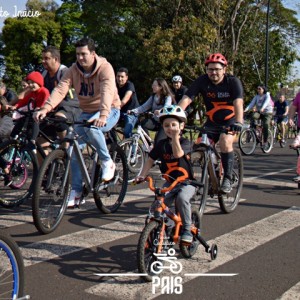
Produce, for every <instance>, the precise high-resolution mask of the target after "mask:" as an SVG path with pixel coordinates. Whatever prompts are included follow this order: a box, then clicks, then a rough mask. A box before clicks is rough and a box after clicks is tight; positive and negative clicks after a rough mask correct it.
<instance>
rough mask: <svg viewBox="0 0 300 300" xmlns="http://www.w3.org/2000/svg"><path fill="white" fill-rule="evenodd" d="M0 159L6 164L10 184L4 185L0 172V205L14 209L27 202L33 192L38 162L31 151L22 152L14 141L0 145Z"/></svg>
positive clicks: (20, 147) (22, 149)
mask: <svg viewBox="0 0 300 300" xmlns="http://www.w3.org/2000/svg"><path fill="white" fill-rule="evenodd" d="M0 157H1V160H2V161H3V162H5V163H6V166H7V168H8V169H9V174H10V176H11V179H12V183H11V184H10V185H9V186H5V185H4V182H3V181H4V171H3V170H1V169H0V170H1V172H0V178H1V179H0V181H2V183H1V187H0V205H2V206H4V207H14V206H18V205H20V204H22V203H23V202H24V201H25V200H27V199H28V198H29V197H30V196H31V194H32V190H33V186H34V182H35V180H36V176H37V173H38V162H37V158H36V155H35V153H34V152H33V151H26V150H24V148H23V146H22V145H21V144H20V143H19V142H18V141H15V140H8V141H6V142H4V143H2V144H1V145H0Z"/></svg>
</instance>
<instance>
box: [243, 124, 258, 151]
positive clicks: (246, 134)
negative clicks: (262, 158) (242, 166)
mask: <svg viewBox="0 0 300 300" xmlns="http://www.w3.org/2000/svg"><path fill="white" fill-rule="evenodd" d="M255 147H256V137H255V134H254V132H253V130H252V129H251V128H247V129H245V130H242V132H241V133H240V136H239V148H240V149H241V151H242V153H243V154H244V155H251V154H253V152H254V151H255Z"/></svg>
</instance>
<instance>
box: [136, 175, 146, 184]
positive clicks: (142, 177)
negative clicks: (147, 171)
mask: <svg viewBox="0 0 300 300" xmlns="http://www.w3.org/2000/svg"><path fill="white" fill-rule="evenodd" d="M145 178H146V177H144V176H136V177H135V179H134V183H136V184H138V183H142V182H144V181H145Z"/></svg>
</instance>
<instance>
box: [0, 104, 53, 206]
mask: <svg viewBox="0 0 300 300" xmlns="http://www.w3.org/2000/svg"><path fill="white" fill-rule="evenodd" d="M30 103H31V102H30ZM30 103H29V105H28V111H21V110H16V111H17V112H18V113H19V114H20V115H22V116H24V118H25V122H24V126H23V128H22V129H21V131H20V132H19V134H18V137H17V138H16V139H12V138H10V139H8V140H6V141H4V142H3V143H1V144H0V156H1V158H2V159H3V160H4V161H5V162H6V163H7V167H8V169H9V174H8V175H9V176H10V177H11V180H12V183H11V184H10V185H9V186H5V185H3V184H1V186H0V191H1V193H0V205H1V206H4V207H7V208H9V207H14V206H18V205H21V204H22V203H23V202H24V201H26V200H27V199H28V198H30V197H31V195H32V191H33V187H34V183H35V180H36V177H37V174H38V169H39V166H38V160H37V155H40V157H41V158H43V159H44V158H45V157H46V153H45V151H44V149H43V148H42V147H41V146H40V145H39V144H38V143H36V147H35V149H34V148H32V147H31V146H30V130H31V128H32V124H33V122H34V120H33V118H32V114H33V112H34V110H33V109H31V108H30ZM40 135H41V136H43V137H44V139H45V140H47V141H48V142H49V143H50V144H51V145H52V147H53V149H54V148H55V143H54V141H53V140H52V139H50V138H49V137H48V136H47V135H46V134H45V133H44V132H43V131H42V130H40ZM4 178H5V173H4V171H3V170H2V169H0V180H1V181H4Z"/></svg>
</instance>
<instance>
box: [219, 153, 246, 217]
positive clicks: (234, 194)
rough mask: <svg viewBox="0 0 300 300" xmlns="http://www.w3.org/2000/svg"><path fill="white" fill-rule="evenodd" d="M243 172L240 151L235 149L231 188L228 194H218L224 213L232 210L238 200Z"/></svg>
mask: <svg viewBox="0 0 300 300" xmlns="http://www.w3.org/2000/svg"><path fill="white" fill-rule="evenodd" d="M243 174H244V164H243V158H242V155H241V153H240V152H239V151H238V150H236V149H235V150H234V163H233V170H232V178H231V185H232V190H231V192H230V193H228V194H219V195H218V200H219V204H220V208H221V210H222V211H223V212H224V213H231V212H232V211H234V210H235V208H236V207H237V205H238V203H239V201H240V195H241V191H242V187H243Z"/></svg>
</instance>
